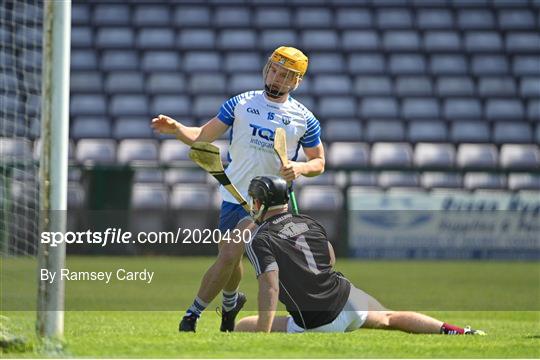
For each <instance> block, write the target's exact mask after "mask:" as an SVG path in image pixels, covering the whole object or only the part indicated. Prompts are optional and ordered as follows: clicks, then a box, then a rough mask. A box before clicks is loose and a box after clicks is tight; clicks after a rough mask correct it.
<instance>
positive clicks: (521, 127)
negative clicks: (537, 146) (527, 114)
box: [493, 121, 533, 144]
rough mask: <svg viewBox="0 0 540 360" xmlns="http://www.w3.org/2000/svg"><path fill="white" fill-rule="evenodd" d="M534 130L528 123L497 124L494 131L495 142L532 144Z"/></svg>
mask: <svg viewBox="0 0 540 360" xmlns="http://www.w3.org/2000/svg"><path fill="white" fill-rule="evenodd" d="M532 135H533V132H532V129H531V126H530V125H529V124H527V123H526V122H516V121H511V122H500V121H498V122H496V123H495V124H494V130H493V142H494V143H496V144H504V143H515V144H519V143H531V142H532Z"/></svg>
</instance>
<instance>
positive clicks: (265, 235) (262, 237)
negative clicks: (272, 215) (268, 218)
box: [247, 223, 270, 247]
mask: <svg viewBox="0 0 540 360" xmlns="http://www.w3.org/2000/svg"><path fill="white" fill-rule="evenodd" d="M269 238H270V227H269V225H268V223H263V224H261V225H260V226H259V227H258V228H257V229H255V231H254V232H253V233H252V234H251V239H250V241H249V242H248V244H247V245H248V246H249V247H253V246H259V245H261V244H262V243H266V242H267V240H268V239H269Z"/></svg>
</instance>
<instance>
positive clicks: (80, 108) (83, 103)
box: [70, 94, 107, 115]
mask: <svg viewBox="0 0 540 360" xmlns="http://www.w3.org/2000/svg"><path fill="white" fill-rule="evenodd" d="M70 110H71V114H72V115H105V113H106V112H107V110H106V101H105V97H104V96H103V95H90V94H89V95H83V94H81V95H77V94H75V95H72V96H71V106H70Z"/></svg>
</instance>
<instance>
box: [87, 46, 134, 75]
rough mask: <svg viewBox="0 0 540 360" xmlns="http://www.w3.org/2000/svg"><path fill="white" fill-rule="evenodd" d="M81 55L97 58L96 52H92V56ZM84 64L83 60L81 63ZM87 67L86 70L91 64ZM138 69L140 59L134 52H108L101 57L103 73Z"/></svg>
mask: <svg viewBox="0 0 540 360" xmlns="http://www.w3.org/2000/svg"><path fill="white" fill-rule="evenodd" d="M80 55H81V56H86V55H90V56H91V57H92V56H94V57H95V53H94V52H91V54H84V53H81V54H80ZM82 62H83V60H82V59H81V63H82ZM87 65H88V67H87ZM87 65H85V66H84V68H90V67H89V64H87ZM96 67H97V65H96ZM138 67H139V57H138V55H137V54H136V52H135V51H132V50H107V51H104V52H103V53H102V55H101V59H100V68H101V70H103V71H117V70H137V69H138Z"/></svg>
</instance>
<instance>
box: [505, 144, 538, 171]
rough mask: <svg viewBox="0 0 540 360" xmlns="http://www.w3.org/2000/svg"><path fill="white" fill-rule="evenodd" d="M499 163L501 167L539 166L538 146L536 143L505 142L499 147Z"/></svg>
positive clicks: (533, 167) (530, 167)
mask: <svg viewBox="0 0 540 360" xmlns="http://www.w3.org/2000/svg"><path fill="white" fill-rule="evenodd" d="M500 163H501V167H502V168H503V169H520V168H521V169H531V170H534V169H536V170H538V169H539V168H540V148H539V147H538V146H537V145H519V144H505V145H503V146H502V147H501V154H500Z"/></svg>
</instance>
